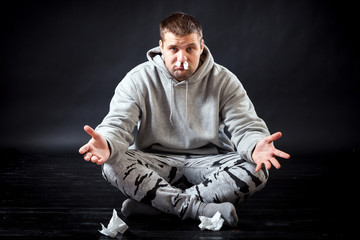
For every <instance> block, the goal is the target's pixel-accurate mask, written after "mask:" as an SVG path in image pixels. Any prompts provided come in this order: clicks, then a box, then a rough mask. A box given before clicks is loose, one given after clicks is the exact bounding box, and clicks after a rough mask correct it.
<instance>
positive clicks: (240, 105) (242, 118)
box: [220, 74, 269, 162]
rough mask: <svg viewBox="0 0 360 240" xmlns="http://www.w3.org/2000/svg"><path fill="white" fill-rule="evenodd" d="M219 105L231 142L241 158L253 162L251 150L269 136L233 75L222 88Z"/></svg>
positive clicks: (264, 125)
mask: <svg viewBox="0 0 360 240" xmlns="http://www.w3.org/2000/svg"><path fill="white" fill-rule="evenodd" d="M220 104H221V106H220V109H221V113H220V114H221V117H222V120H223V122H224V124H225V126H226V127H227V129H228V131H229V133H230V134H231V141H232V142H233V144H234V145H235V146H236V148H237V151H238V153H239V154H240V156H241V158H243V159H245V160H247V161H249V162H253V159H252V157H251V155H252V151H253V149H254V148H255V146H256V144H257V143H258V142H259V141H260V140H261V139H262V138H264V137H265V136H268V135H269V131H268V128H267V126H266V124H265V122H264V121H263V120H262V119H261V118H259V117H258V116H257V114H256V112H255V108H254V105H253V104H252V102H251V101H250V99H249V97H248V95H247V93H246V91H245V89H244V88H243V86H242V84H241V83H240V81H239V80H238V78H237V77H236V76H235V75H233V74H231V75H230V78H229V79H228V81H227V82H226V83H225V85H224V86H223V92H222V101H221V103H220Z"/></svg>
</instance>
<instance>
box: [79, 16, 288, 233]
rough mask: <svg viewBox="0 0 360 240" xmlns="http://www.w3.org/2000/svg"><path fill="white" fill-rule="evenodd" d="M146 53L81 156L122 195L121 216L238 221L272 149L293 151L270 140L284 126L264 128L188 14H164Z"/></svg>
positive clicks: (262, 180)
mask: <svg viewBox="0 0 360 240" xmlns="http://www.w3.org/2000/svg"><path fill="white" fill-rule="evenodd" d="M147 58H148V61H147V62H145V63H142V64H140V65H138V66H137V67H135V68H134V69H132V70H131V71H130V72H129V73H128V74H127V75H126V76H125V78H124V79H123V80H122V81H121V82H120V83H119V85H118V86H117V88H116V90H115V94H114V96H113V98H112V100H111V103H110V110H109V113H108V114H107V116H106V117H105V118H104V120H103V121H102V123H101V124H100V125H99V126H97V128H96V129H95V130H94V129H92V128H91V127H90V126H85V128H84V129H85V131H86V132H87V133H88V134H89V135H90V136H91V139H90V140H89V142H88V143H87V144H85V145H84V146H82V147H81V148H80V150H79V152H80V154H84V159H85V160H86V161H91V162H93V163H96V164H99V165H102V173H103V176H104V178H105V179H106V180H107V181H108V182H110V183H111V184H112V185H113V186H115V187H117V188H118V189H119V190H120V191H121V192H122V193H123V194H124V195H125V196H127V200H125V201H124V202H123V205H122V213H123V214H124V215H125V216H130V215H135V214H145V215H146V214H147V215H152V214H157V213H159V212H165V213H170V214H174V215H177V216H179V217H180V218H182V219H187V218H192V219H197V218H198V217H199V216H206V217H212V216H213V215H214V214H215V213H216V212H217V211H219V212H220V213H221V215H222V217H223V218H224V220H225V223H226V224H228V225H229V226H232V227H233V226H235V225H236V224H237V221H238V217H237V213H236V209H235V207H234V204H237V203H239V202H241V201H243V200H245V199H247V198H248V197H249V196H251V195H252V194H254V193H255V192H257V191H259V190H261V189H262V188H263V187H264V186H265V184H266V181H267V179H268V176H269V172H268V169H270V168H271V165H273V166H274V167H275V168H280V164H279V162H278V161H277V159H276V157H280V158H289V157H290V156H289V154H287V153H285V152H283V151H280V150H278V149H276V148H275V147H274V145H273V142H274V141H275V140H277V139H279V138H280V137H281V133H280V132H277V133H275V134H272V135H270V133H269V131H268V129H267V127H266V124H265V123H264V121H263V120H262V119H261V118H259V117H258V116H257V114H256V112H255V109H254V106H253V104H252V102H251V101H250V99H249V97H248V96H247V94H246V91H245V90H244V88H243V86H242V84H241V83H240V81H239V80H238V78H237V77H236V76H235V75H234V74H233V73H231V72H230V71H229V70H228V69H226V68H225V67H223V66H221V65H219V64H217V63H215V62H214V59H213V57H212V55H211V53H210V51H209V49H208V48H207V47H206V46H205V42H204V40H203V37H202V27H201V25H200V23H199V22H198V21H197V20H196V19H195V18H194V17H192V16H190V15H188V14H185V13H174V14H172V15H170V16H169V17H167V18H166V19H164V20H163V21H162V22H161V23H160V41H159V46H158V47H155V48H153V49H151V50H149V51H148V52H147ZM135 128H137V131H134V129H135ZM131 143H133V144H132V145H131V146H130V144H131Z"/></svg>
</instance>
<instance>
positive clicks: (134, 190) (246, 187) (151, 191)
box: [103, 151, 267, 226]
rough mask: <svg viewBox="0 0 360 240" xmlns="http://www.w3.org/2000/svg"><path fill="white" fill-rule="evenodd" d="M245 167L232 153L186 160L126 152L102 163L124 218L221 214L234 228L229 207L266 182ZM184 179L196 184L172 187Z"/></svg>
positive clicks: (235, 216)
mask: <svg viewBox="0 0 360 240" xmlns="http://www.w3.org/2000/svg"><path fill="white" fill-rule="evenodd" d="M245 165H249V163H247V162H245V161H242V160H240V159H239V157H238V155H236V153H234V154H229V155H227V154H226V155H214V156H208V155H206V156H194V157H189V156H185V155H162V154H151V153H144V152H141V151H127V152H126V155H125V158H122V159H116V158H113V159H110V160H109V161H108V162H106V163H105V164H104V165H103V176H104V178H105V179H106V180H107V181H109V182H110V183H111V184H112V185H114V186H115V187H117V188H118V189H119V190H121V191H122V192H123V193H124V194H125V195H126V196H128V197H129V199H128V200H126V201H125V202H124V203H123V209H122V211H123V213H124V214H125V215H130V214H133V213H134V212H135V213H139V212H142V211H145V212H144V213H148V214H155V213H158V210H160V211H161V212H166V213H171V214H175V215H177V216H179V217H181V218H183V219H186V218H193V219H196V218H197V217H198V216H200V215H203V216H208V217H212V216H213V214H214V213H215V212H216V211H220V212H221V213H222V215H223V217H224V218H225V221H226V222H227V223H228V224H229V225H230V226H234V225H236V222H237V215H236V210H235V208H234V206H233V204H232V203H235V202H239V201H240V200H243V199H246V198H247V197H248V196H249V195H251V194H252V193H253V192H255V191H257V190H259V189H261V187H262V186H263V185H264V184H265V182H266V179H267V174H266V172H264V173H263V174H262V175H261V176H255V175H253V174H252V172H255V171H250V170H248V168H249V169H251V168H253V169H254V166H251V164H250V165H249V166H251V167H249V166H247V168H246V167H245ZM239 173H241V174H240V175H239ZM250 173H251V174H250ZM240 178H243V180H242V179H240ZM183 179H186V180H187V181H188V182H190V183H191V184H195V185H194V186H192V187H190V188H187V189H185V190H182V189H180V188H177V187H175V186H177V185H178V183H180V182H181V181H182V180H183ZM254 180H255V181H254ZM249 183H250V184H249ZM220 186H221V187H220ZM224 186H228V187H225V188H224ZM130 199H132V200H130ZM134 200H135V201H134ZM137 202H139V203H141V204H136V203H137ZM230 202H232V203H230ZM148 206H152V207H153V208H155V209H157V210H155V209H153V208H152V207H148ZM134 208H136V210H133V209H134Z"/></svg>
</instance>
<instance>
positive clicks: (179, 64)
mask: <svg viewBox="0 0 360 240" xmlns="http://www.w3.org/2000/svg"><path fill="white" fill-rule="evenodd" d="M175 66H176V67H180V66H181V62H180V61H176V62H175ZM183 66H184V69H185V70H187V69H188V68H189V63H188V62H187V61H185V62H183Z"/></svg>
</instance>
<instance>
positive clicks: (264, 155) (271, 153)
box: [252, 132, 290, 172]
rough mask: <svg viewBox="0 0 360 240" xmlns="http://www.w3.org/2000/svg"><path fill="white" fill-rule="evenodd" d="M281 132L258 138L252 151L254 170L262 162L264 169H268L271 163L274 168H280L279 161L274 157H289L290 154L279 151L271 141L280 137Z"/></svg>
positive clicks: (257, 168) (258, 168)
mask: <svg viewBox="0 0 360 240" xmlns="http://www.w3.org/2000/svg"><path fill="white" fill-rule="evenodd" d="M281 136H282V134H281V132H277V133H274V134H272V135H270V136H268V137H265V138H263V139H262V140H260V141H259V142H258V143H257V144H256V146H255V149H254V151H253V153H252V159H253V160H254V162H255V164H256V168H255V171H256V172H257V171H259V170H260V169H261V167H262V165H263V164H264V165H265V167H266V169H268V170H269V169H270V168H271V165H274V167H275V168H277V169H279V168H280V163H279V162H278V160H277V159H276V158H275V157H280V158H285V159H289V158H290V155H289V154H288V153H286V152H283V151H280V150H278V149H276V148H275V147H274V144H273V142H274V141H276V140H278V139H279V138H281Z"/></svg>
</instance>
